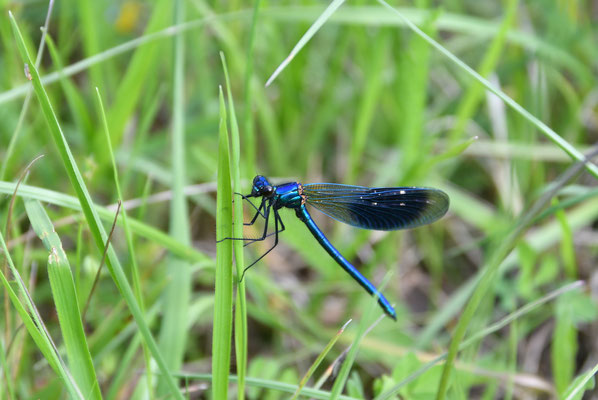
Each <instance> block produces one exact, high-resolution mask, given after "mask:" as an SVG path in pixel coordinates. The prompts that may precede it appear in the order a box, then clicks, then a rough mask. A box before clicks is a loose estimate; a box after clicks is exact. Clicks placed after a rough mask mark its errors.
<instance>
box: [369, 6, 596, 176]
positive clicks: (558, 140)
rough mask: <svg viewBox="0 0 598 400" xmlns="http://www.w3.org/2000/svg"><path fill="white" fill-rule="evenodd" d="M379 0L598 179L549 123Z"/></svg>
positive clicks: (579, 154)
mask: <svg viewBox="0 0 598 400" xmlns="http://www.w3.org/2000/svg"><path fill="white" fill-rule="evenodd" d="M377 1H378V3H380V4H381V5H382V6H384V7H385V8H387V9H388V10H389V11H391V12H392V13H394V14H395V15H397V16H398V18H399V19H400V20H402V21H403V22H404V23H405V25H407V26H408V27H409V29H411V30H412V31H414V32H415V33H417V34H418V35H419V36H421V37H422V38H423V39H424V40H425V41H427V42H428V43H429V44H430V45H432V46H433V47H434V48H436V49H437V50H438V51H439V52H440V53H441V54H443V55H444V56H446V57H447V58H448V59H449V60H451V61H452V62H454V63H455V64H456V65H457V66H458V67H460V68H461V69H462V70H463V71H465V72H467V74H469V75H470V76H471V77H473V78H474V79H475V80H477V81H478V82H480V83H481V84H482V85H484V87H485V88H486V89H488V90H489V91H490V92H492V93H494V94H495V95H496V96H498V97H499V98H500V99H501V100H502V101H504V102H505V104H507V105H508V106H509V107H511V108H512V109H513V110H514V111H515V112H517V113H518V114H520V115H521V116H522V117H523V118H525V119H526V120H528V121H529V122H530V123H531V124H533V125H534V126H536V127H537V128H538V130H540V132H542V133H543V134H544V135H545V136H546V137H548V139H550V140H551V141H552V142H553V143H555V144H556V145H557V146H559V147H560V148H561V149H562V150H563V151H564V152H565V153H567V154H568V155H569V156H570V157H571V158H572V159H574V160H577V161H581V162H583V163H584V165H585V168H586V170H587V171H588V172H589V173H590V174H591V175H592V176H593V177H595V178H597V179H598V166H596V165H594V164H593V163H590V162H588V161H587V160H586V158H585V157H584V155H583V154H582V153H580V152H579V151H578V150H577V149H576V148H575V147H573V146H572V145H571V144H569V142H567V141H566V140H565V139H563V138H562V137H561V136H559V135H558V134H557V133H556V132H555V131H553V130H552V129H551V128H550V127H549V126H548V125H546V124H545V123H544V122H542V121H540V120H539V119H538V118H536V117H534V116H533V115H532V114H531V113H529V112H528V111H527V110H526V109H525V108H523V107H522V106H521V105H519V103H517V102H516V101H515V100H513V99H512V98H510V97H509V96H508V95H507V94H506V93H504V92H503V91H502V90H500V89H499V88H497V87H495V86H494V85H493V84H492V83H490V82H489V81H488V80H487V79H485V78H484V77H482V76H481V75H480V74H478V73H477V72H476V71H474V70H473V69H472V68H471V67H470V66H469V65H467V64H465V63H464V62H463V61H461V60H460V59H459V58H457V56H455V55H454V54H453V53H451V52H450V51H448V50H447V49H446V48H444V47H443V46H442V45H441V44H440V43H438V42H437V41H435V40H434V39H432V38H431V37H430V36H428V35H427V34H425V33H424V32H423V31H422V30H421V29H419V28H418V27H417V26H416V25H414V24H413V23H412V22H411V21H410V20H409V19H407V18H406V17H405V16H404V15H403V14H402V13H400V12H399V11H398V10H397V9H395V8H394V7H392V6H391V5H390V4H388V3H387V2H386V1H384V0H377Z"/></svg>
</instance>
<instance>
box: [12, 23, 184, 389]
mask: <svg viewBox="0 0 598 400" xmlns="http://www.w3.org/2000/svg"><path fill="white" fill-rule="evenodd" d="M9 18H10V22H11V24H12V28H13V33H14V35H15V39H16V42H17V46H18V47H19V52H20V54H21V58H22V59H23V61H24V62H25V63H27V64H29V66H30V67H29V68H30V73H31V76H32V81H31V82H32V83H33V87H34V91H35V94H36V96H37V98H38V100H39V102H40V105H41V109H42V111H43V114H44V117H45V119H46V122H47V123H48V126H49V130H50V133H51V134H52V138H53V140H54V143H55V144H56V147H57V148H58V152H59V154H60V156H61V158H62V162H63V163H64V166H65V169H66V172H67V174H68V176H69V179H70V181H71V184H72V186H73V188H74V189H75V192H76V193H77V197H78V198H79V202H80V203H81V207H82V209H83V213H84V214H85V219H86V221H87V223H88V224H89V229H90V232H91V234H92V236H93V238H94V241H95V243H96V246H97V248H98V249H99V251H103V249H104V243H105V240H106V231H105V229H104V226H103V225H102V222H101V220H100V217H99V216H98V213H97V210H96V209H95V207H94V206H93V202H92V200H91V196H90V194H89V191H88V190H87V187H86V186H85V182H84V181H83V177H82V176H81V172H80V171H79V168H78V167H77V165H76V163H75V160H74V157H73V155H72V153H71V150H70V148H69V146H68V143H67V141H66V138H65V137H64V134H63V132H62V129H61V127H60V124H59V123H58V119H57V118H56V115H55V114H54V110H53V108H52V105H51V104H50V99H49V98H48V94H47V93H46V91H45V89H44V87H43V86H42V84H41V80H40V76H39V73H38V71H37V68H35V67H34V66H33V64H32V63H31V57H30V56H29V52H28V51H27V49H26V47H25V42H24V41H23V37H22V35H21V32H20V30H19V27H18V25H17V22H16V20H15V19H14V16H13V15H12V13H10V12H9ZM106 266H107V267H108V270H109V271H110V275H111V276H112V279H113V280H114V282H115V283H116V286H117V287H118V289H119V291H120V293H121V294H122V296H123V297H124V299H125V301H126V303H127V305H128V307H129V309H130V311H131V314H132V315H133V318H135V321H136V322H137V326H138V327H139V330H140V331H141V333H142V335H143V337H144V339H145V341H146V342H147V344H148V346H149V348H150V350H151V351H152V355H153V356H154V359H155V360H156V363H157V364H158V368H159V369H160V371H161V372H162V374H164V375H166V376H167V378H166V379H167V380H168V386H169V387H170V391H171V393H172V395H173V396H174V397H175V398H179V399H182V398H183V397H182V395H181V393H180V392H179V390H178V388H177V386H176V383H175V382H174V379H173V378H172V376H170V374H169V371H168V368H167V366H166V364H165V362H164V359H163V358H162V355H161V354H160V351H159V350H158V346H157V345H156V342H155V341H154V338H153V337H152V334H151V332H150V330H149V327H148V326H147V324H146V323H145V320H144V318H143V313H142V312H141V310H140V308H139V305H138V304H137V302H136V300H135V296H134V295H133V290H132V289H131V287H130V286H129V283H128V281H127V278H126V276H125V273H124V271H123V269H122V266H121V265H120V262H119V260H118V258H117V256H116V252H115V251H114V248H113V247H112V246H110V248H109V249H108V258H107V260H106Z"/></svg>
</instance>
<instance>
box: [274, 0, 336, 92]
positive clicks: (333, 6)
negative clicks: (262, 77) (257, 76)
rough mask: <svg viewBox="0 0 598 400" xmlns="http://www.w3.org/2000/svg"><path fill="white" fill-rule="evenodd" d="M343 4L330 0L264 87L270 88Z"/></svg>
mask: <svg viewBox="0 0 598 400" xmlns="http://www.w3.org/2000/svg"><path fill="white" fill-rule="evenodd" d="M344 2H345V0H332V2H331V3H330V5H328V7H326V9H325V10H324V12H322V14H320V16H319V17H318V19H316V21H315V22H314V23H313V24H312V25H311V26H310V27H309V29H308V30H307V32H305V34H304V35H303V36H302V37H301V39H299V41H298V42H297V44H296V45H295V47H293V50H291V52H290V53H289V55H288V56H287V58H285V59H284V60H283V61H282V63H281V64H280V65H279V66H278V68H276V70H274V72H273V73H272V76H270V78H268V81H266V86H270V84H271V83H272V82H273V81H274V79H276V77H277V76H278V75H279V74H280V73H281V72H282V70H283V69H285V68H286V66H287V65H289V63H290V62H291V61H292V60H293V58H295V56H296V55H297V53H299V51H301V49H302V48H303V47H304V46H305V45H306V44H307V42H309V41H310V39H311V38H312V37H313V36H314V35H315V34H316V32H317V31H318V30H319V29H320V28H321V27H322V25H324V23H325V22H326V21H327V20H328V18H330V17H331V16H332V14H334V12H335V11H336V10H337V9H338V8H339V7H340V6H341V5H342V4H343V3H344Z"/></svg>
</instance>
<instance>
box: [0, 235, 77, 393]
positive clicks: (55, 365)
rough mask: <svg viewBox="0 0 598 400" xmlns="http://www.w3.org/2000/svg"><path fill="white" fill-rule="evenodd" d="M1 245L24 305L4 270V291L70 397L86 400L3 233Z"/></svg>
mask: <svg viewBox="0 0 598 400" xmlns="http://www.w3.org/2000/svg"><path fill="white" fill-rule="evenodd" d="M0 245H1V246H2V247H1V248H2V252H3V253H4V257H5V258H6V261H7V262H8V265H9V267H10V270H11V272H12V274H13V276H14V277H15V280H16V283H17V287H18V289H19V293H20V295H21V297H22V298H23V301H24V304H23V302H22V301H21V299H20V298H19V295H18V294H17V293H15V291H14V290H13V288H12V286H11V285H10V282H9V281H8V279H7V277H6V276H5V275H4V273H3V272H2V270H1V269H0V280H1V281H2V284H3V285H4V290H5V291H6V293H7V294H8V296H9V297H10V300H11V302H12V304H13V306H14V307H15V309H16V310H17V312H18V314H19V316H20V317H21V320H22V321H23V325H25V328H26V329H27V332H29V335H30V336H31V338H32V339H33V341H34V342H35V344H36V345H37V348H38V349H39V350H40V351H41V352H42V354H43V355H44V357H45V358H46V360H47V361H48V364H49V365H50V367H51V368H52V369H53V370H54V371H55V372H56V373H57V374H58V376H60V377H61V378H62V381H63V382H64V385H65V386H66V390H67V391H68V393H69V395H70V396H71V397H72V398H73V399H81V400H83V399H85V397H84V396H83V394H82V393H81V391H80V390H79V387H78V386H77V383H76V382H75V380H74V379H73V376H72V375H71V373H70V371H69V370H68V369H67V367H66V365H65V363H64V362H63V361H62V359H61V358H60V355H59V354H58V351H57V349H56V346H55V345H54V343H53V342H52V338H51V337H50V335H49V334H48V331H47V330H46V329H45V326H44V325H43V322H42V321H41V319H40V318H39V314H38V313H37V311H36V310H35V305H34V304H33V301H32V299H31V296H29V293H28V292H27V289H26V288H25V284H24V283H23V280H22V279H21V277H20V275H19V272H18V271H17V269H16V268H15V266H14V264H13V261H12V258H11V257H10V254H9V253H8V248H7V247H6V242H5V241H4V236H3V235H2V232H0Z"/></svg>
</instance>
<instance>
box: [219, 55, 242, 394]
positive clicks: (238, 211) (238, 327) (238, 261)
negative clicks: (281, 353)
mask: <svg viewBox="0 0 598 400" xmlns="http://www.w3.org/2000/svg"><path fill="white" fill-rule="evenodd" d="M220 59H221V60H222V69H223V70H224V77H225V80H226V96H227V99H228V115H229V120H230V138H231V160H230V161H231V163H230V166H231V175H232V179H233V192H236V193H241V172H240V171H239V168H240V166H241V143H240V138H239V125H238V123H237V116H236V114H235V103H234V100H233V94H232V91H231V88H230V79H229V76H228V68H227V66H226V59H225V57H224V53H222V52H220ZM233 218H234V219H233V221H234V222H233V235H232V236H233V237H243V201H241V200H239V201H235V202H233ZM232 245H233V249H234V253H235V266H236V271H237V275H236V276H237V281H238V277H240V276H242V274H243V270H244V269H245V263H244V260H243V241H242V240H234V241H233V244H232ZM238 282H239V283H238V284H237V300H236V302H235V305H236V306H235V352H236V355H237V378H238V388H237V394H238V398H239V400H243V399H244V398H245V374H246V373H247V304H246V300H247V299H246V295H245V280H242V281H238Z"/></svg>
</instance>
